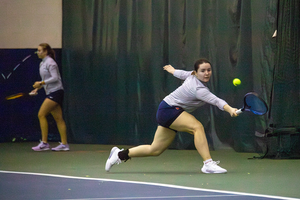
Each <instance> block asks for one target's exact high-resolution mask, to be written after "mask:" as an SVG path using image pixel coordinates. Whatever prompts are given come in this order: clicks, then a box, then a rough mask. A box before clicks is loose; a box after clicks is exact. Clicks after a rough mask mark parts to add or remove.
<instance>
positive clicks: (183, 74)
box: [163, 65, 192, 80]
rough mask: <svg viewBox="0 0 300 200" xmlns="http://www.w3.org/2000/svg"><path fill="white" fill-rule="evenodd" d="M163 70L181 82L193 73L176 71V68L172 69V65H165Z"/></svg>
mask: <svg viewBox="0 0 300 200" xmlns="http://www.w3.org/2000/svg"><path fill="white" fill-rule="evenodd" d="M163 68H164V70H166V71H167V72H169V73H170V74H173V76H175V77H176V78H179V79H181V80H185V79H186V78H187V77H188V76H190V75H191V74H192V71H185V70H180V69H175V68H174V67H172V65H165V66H164V67H163Z"/></svg>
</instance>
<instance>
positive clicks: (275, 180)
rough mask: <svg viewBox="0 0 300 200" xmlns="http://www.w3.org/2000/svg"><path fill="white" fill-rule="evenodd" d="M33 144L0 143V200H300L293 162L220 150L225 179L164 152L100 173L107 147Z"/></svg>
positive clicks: (187, 154) (190, 153)
mask: <svg viewBox="0 0 300 200" xmlns="http://www.w3.org/2000/svg"><path fill="white" fill-rule="evenodd" d="M35 144H36V143H33V142H20V143H0V150H1V154H0V199H5V200H9V199H14V200H15V199H22V200H23V199H31V200H34V199H76V200H78V199H93V200H94V199H224V200H225V199H226V200H227V199H254V200H255V199H299V197H300V191H299V185H300V181H299V179H300V170H299V169H300V168H299V164H300V160H298V159H289V160H272V159H248V158H251V157H253V156H258V155H257V154H255V153H237V152H235V151H233V150H231V149H230V148H226V149H220V150H216V151H212V152H211V154H212V156H213V158H214V159H215V160H220V161H221V163H220V165H221V166H222V167H224V168H226V169H227V170H228V173H227V174H203V173H201V172H200V167H201V161H202V160H201V158H200V156H199V155H198V154H197V152H196V151H195V150H167V151H166V152H164V153H163V154H162V155H161V156H159V157H148V158H135V159H132V160H129V161H127V162H126V163H122V164H120V165H117V166H114V167H113V168H112V169H111V171H110V172H105V170H104V165H105V162H106V159H107V156H108V155H109V151H110V149H111V148H112V147H113V146H111V145H86V144H71V145H70V148H71V151H69V152H51V151H47V152H33V151H32V150H31V146H34V145H35ZM55 145H56V144H55V143H53V144H52V146H55ZM119 147H122V148H128V147H129V146H122V145H121V146H119Z"/></svg>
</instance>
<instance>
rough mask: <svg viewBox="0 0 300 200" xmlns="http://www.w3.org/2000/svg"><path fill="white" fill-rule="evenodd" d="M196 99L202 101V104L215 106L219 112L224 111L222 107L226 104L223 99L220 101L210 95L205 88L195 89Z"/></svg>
mask: <svg viewBox="0 0 300 200" xmlns="http://www.w3.org/2000/svg"><path fill="white" fill-rule="evenodd" d="M196 97H197V99H199V100H201V101H204V102H206V103H209V104H211V105H214V106H217V107H218V108H219V109H220V110H223V111H224V108H223V107H224V106H225V105H226V104H228V103H227V102H226V101H224V100H223V99H220V98H218V97H217V96H216V95H214V94H213V93H211V92H210V91H209V89H207V88H206V87H203V88H202V87H201V88H197V92H196Z"/></svg>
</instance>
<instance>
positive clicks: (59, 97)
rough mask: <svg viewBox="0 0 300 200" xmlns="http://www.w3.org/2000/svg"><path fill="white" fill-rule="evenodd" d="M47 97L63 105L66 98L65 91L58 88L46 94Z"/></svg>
mask: <svg viewBox="0 0 300 200" xmlns="http://www.w3.org/2000/svg"><path fill="white" fill-rule="evenodd" d="M46 98H48V99H51V100H52V101H55V102H56V103H58V104H59V105H60V106H61V107H62V104H63V100H64V91H63V90H57V91H55V92H51V93H50V94H48V95H47V96H46Z"/></svg>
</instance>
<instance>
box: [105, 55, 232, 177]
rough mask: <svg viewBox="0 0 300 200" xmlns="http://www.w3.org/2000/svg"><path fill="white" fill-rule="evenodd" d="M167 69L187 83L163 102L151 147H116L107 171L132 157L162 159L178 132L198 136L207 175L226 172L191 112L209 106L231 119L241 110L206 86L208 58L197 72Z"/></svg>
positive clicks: (200, 152)
mask: <svg viewBox="0 0 300 200" xmlns="http://www.w3.org/2000/svg"><path fill="white" fill-rule="evenodd" d="M164 70H166V71H167V72H169V73H171V74H173V75H174V76H175V77H176V78H179V79H181V80H184V82H183V84H182V85H181V86H179V87H178V88H177V89H176V90H175V91H174V92H172V93H171V94H169V95H168V96H166V97H165V98H164V99H163V101H162V102H161V103H160V105H159V107H158V110H157V113H156V119H157V122H158V127H157V130H156V132H155V136H154V140H153V142H152V144H151V145H140V146H137V147H133V148H130V149H127V150H123V149H119V148H118V147H113V148H112V150H111V152H110V155H109V158H108V159H107V162H106V165H105V170H106V171H109V170H110V169H111V167H112V166H113V165H115V164H120V163H122V162H123V161H127V160H128V159H130V158H132V157H146V156H158V155H160V154H161V153H163V152H164V151H165V150H166V149H167V148H168V146H169V145H170V144H171V143H172V141H173V139H174V138H175V135H176V132H177V131H180V132H187V133H190V134H192V135H194V143H195V147H196V149H197V151H198V153H199V154H200V156H201V157H202V159H203V163H204V165H203V167H202V168H201V171H202V172H203V173H226V172H227V170H226V169H224V168H222V167H220V166H219V165H218V164H219V161H213V160H212V158H211V155H210V152H209V148H208V143H207V139H206V136H205V132H204V128H203V125H202V124H201V123H200V122H199V121H198V120H197V119H196V118H195V117H194V116H193V115H191V114H190V113H191V112H193V111H194V110H195V109H197V108H198V107H201V106H203V105H204V104H206V103H208V104H211V105H214V106H217V107H218V108H219V109H220V110H222V111H226V112H228V113H229V114H230V116H231V117H236V116H238V115H237V114H236V111H237V109H236V108H232V107H231V106H229V105H228V103H227V102H226V101H224V100H222V99H220V98H218V97H217V96H215V95H214V94H212V93H211V92H210V91H209V89H208V88H207V86H206V83H207V82H208V81H209V79H210V77H211V74H212V68H211V64H210V62H209V61H208V60H207V59H199V60H197V61H196V63H195V64H194V71H184V70H176V69H174V68H173V67H172V66H171V65H166V66H164Z"/></svg>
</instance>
